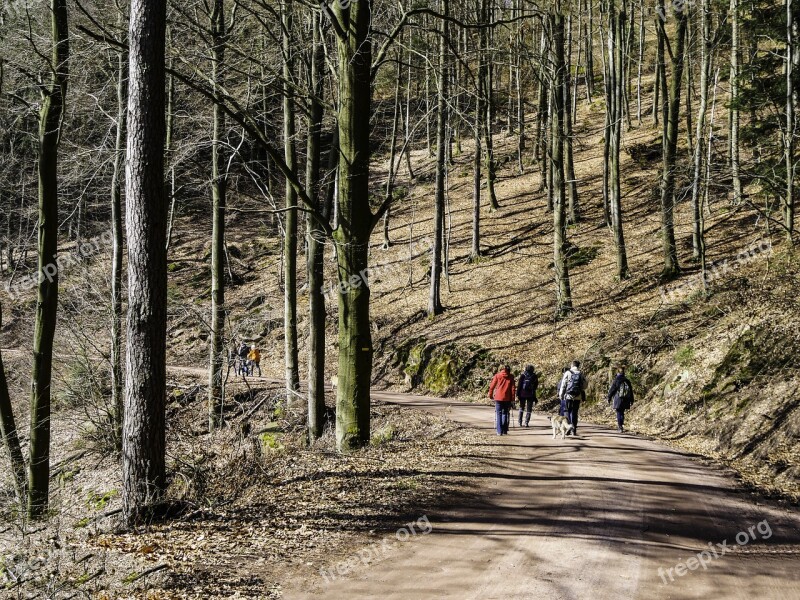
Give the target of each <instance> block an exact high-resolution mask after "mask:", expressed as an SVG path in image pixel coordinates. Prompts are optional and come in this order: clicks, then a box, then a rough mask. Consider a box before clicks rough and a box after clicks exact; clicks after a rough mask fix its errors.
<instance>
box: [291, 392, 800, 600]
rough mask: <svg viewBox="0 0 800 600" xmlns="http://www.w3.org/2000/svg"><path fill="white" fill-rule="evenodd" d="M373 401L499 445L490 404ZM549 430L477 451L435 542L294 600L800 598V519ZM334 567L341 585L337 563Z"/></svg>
mask: <svg viewBox="0 0 800 600" xmlns="http://www.w3.org/2000/svg"><path fill="white" fill-rule="evenodd" d="M373 398H374V399H375V400H377V401H383V402H389V403H393V404H398V405H401V406H409V407H415V408H419V409H424V410H430V411H433V412H440V413H441V412H445V413H446V414H448V415H449V416H450V417H451V418H453V419H455V420H458V421H460V422H463V423H466V424H469V425H472V426H476V427H479V428H481V429H483V430H484V431H485V433H486V435H494V432H493V418H494V417H493V411H492V408H491V407H490V406H487V405H475V404H466V403H462V402H458V401H452V400H443V399H439V398H424V397H419V396H409V395H405V394H395V393H388V392H374V393H373ZM548 425H549V423H548V422H547V421H546V420H545V418H544V417H543V416H542V415H536V417H535V418H534V419H533V426H532V427H531V428H530V429H519V428H516V429H513V428H512V429H511V432H510V435H509V436H507V437H505V438H503V440H502V441H501V443H500V445H499V446H480V447H476V448H475V451H474V458H473V460H474V461H475V462H476V464H477V465H478V466H479V467H480V469H479V473H478V474H477V475H475V476H473V481H475V482H476V483H475V486H476V489H475V491H476V497H477V500H475V499H473V500H471V501H470V500H458V501H457V504H454V505H452V506H450V507H449V508H447V509H445V510H438V511H437V512H436V513H435V514H433V513H431V514H429V515H427V516H428V518H429V520H430V523H431V526H432V531H431V533H430V534H429V535H417V536H415V537H412V538H411V539H410V540H409V541H406V542H403V543H396V544H395V543H393V544H392V546H393V548H392V549H391V550H389V551H388V554H387V555H386V558H385V559H383V560H380V561H374V562H370V563H369V564H368V565H367V566H362V564H361V563H359V567H358V568H355V569H354V570H353V571H352V572H350V573H349V574H347V575H346V576H345V577H341V578H338V577H337V578H336V579H333V578H330V579H329V580H328V581H327V582H326V581H325V578H323V576H322V575H321V574H320V573H319V571H311V570H309V571H308V572H307V574H306V577H305V578H304V580H302V581H299V580H298V581H295V582H289V584H288V585H287V587H288V589H286V592H285V597H286V598H291V599H305V598H332V599H339V598H341V599H366V598H376V599H378V598H381V599H387V600H389V599H397V600H400V599H402V600H409V599H417V598H419V599H423V598H424V599H439V598H454V599H459V600H468V599H476V600H477V599H481V600H483V599H493V598H497V599H503V600H510V599H523V598H525V599H528V598H547V599H561V598H563V599H573V598H574V599H584V598H586V599H591V600H605V599H609V600H611V599H614V600H616V599H628V598H642V599H648V600H649V599H660V598H676V599H685V598H704V599H706V598H712V597H713V598H741V599H742V600H744V599H747V600H750V599H755V598H758V599H776V600H777V599H783V598H785V599H798V598H800V514H798V513H797V512H796V511H788V510H783V509H780V508H774V507H770V506H763V505H758V504H756V503H755V502H754V501H753V500H752V499H751V498H750V497H749V496H748V495H747V494H745V493H742V492H741V491H739V490H738V489H737V486H736V484H735V481H734V480H733V479H732V478H731V477H729V476H727V475H724V474H722V473H720V472H719V471H718V470H716V469H714V468H712V467H710V466H707V465H705V464H702V463H700V462H698V461H695V460H691V459H690V458H689V457H688V456H687V455H684V454H681V453H680V452H676V451H674V450H671V449H669V448H667V447H665V446H662V445H660V444H658V443H655V442H652V441H649V440H646V439H643V438H640V437H636V436H632V435H628V434H619V433H617V432H616V431H614V430H611V429H608V428H605V427H600V426H595V425H591V424H584V425H582V426H581V431H580V436H579V437H578V438H572V437H568V438H567V439H566V440H563V441H562V440H561V439H556V440H553V439H552V430H551V429H550V428H549V427H548ZM422 516H423V515H420V517H422ZM423 523H424V521H423ZM402 526H403V524H402V523H398V529H399V528H401V527H402ZM737 534H739V539H740V540H741V541H744V540H745V539H746V540H747V542H746V544H744V545H742V546H741V547H740V546H738V545H737V542H736V536H737ZM387 537H388V539H389V540H391V542H394V541H395V536H394V535H393V534H392V533H389V534H388V535H387ZM376 541H380V540H379V539H376ZM725 544H727V546H726V545H725ZM712 548H713V551H712ZM704 551H705V552H704ZM353 556H354V557H356V558H357V556H358V555H357V554H354V555H353ZM341 558H342V560H344V559H346V558H348V557H347V556H344V557H341ZM703 565H705V568H704V566H703ZM327 567H328V568H330V567H333V574H334V576H335V573H336V569H335V563H334V564H331V565H327ZM314 568H315V569H317V568H318V567H314ZM670 569H671V571H670Z"/></svg>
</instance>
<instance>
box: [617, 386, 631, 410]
mask: <svg viewBox="0 0 800 600" xmlns="http://www.w3.org/2000/svg"><path fill="white" fill-rule="evenodd" d="M617 395H618V396H619V399H620V400H621V401H622V402H621V403H622V404H623V405H625V406H630V405H631V404H632V403H633V389H632V388H631V384H630V382H629V381H628V380H627V379H623V380H622V383H620V384H619V389H618V390H617Z"/></svg>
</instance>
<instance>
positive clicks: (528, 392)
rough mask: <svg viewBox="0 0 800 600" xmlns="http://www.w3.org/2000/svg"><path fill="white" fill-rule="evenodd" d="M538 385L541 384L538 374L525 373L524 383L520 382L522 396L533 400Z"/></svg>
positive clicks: (523, 376)
mask: <svg viewBox="0 0 800 600" xmlns="http://www.w3.org/2000/svg"><path fill="white" fill-rule="evenodd" d="M538 384H539V382H538V379H537V377H536V373H531V374H530V375H528V374H527V373H523V375H522V381H520V386H519V392H520V394H525V397H526V398H532V397H533V394H534V393H535V392H536V387H537V386H538Z"/></svg>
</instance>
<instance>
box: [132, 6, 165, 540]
mask: <svg viewBox="0 0 800 600" xmlns="http://www.w3.org/2000/svg"><path fill="white" fill-rule="evenodd" d="M165 24H166V2H164V0H133V1H132V2H131V9H130V30H129V36H128V39H129V40H130V42H129V53H130V62H129V95H128V132H129V135H128V148H127V153H128V160H127V166H126V171H125V174H126V188H125V189H126V204H127V213H126V230H127V236H128V291H129V298H130V299H129V302H128V326H127V330H128V331H127V335H128V346H127V358H126V371H127V377H126V387H125V424H124V427H123V437H122V507H123V515H124V518H125V520H126V521H127V522H128V523H130V524H132V523H135V522H137V521H139V520H140V519H141V518H142V517H144V516H145V514H146V511H147V508H148V506H149V505H152V504H154V503H157V502H159V501H160V500H161V499H162V498H163V496H164V492H165V490H166V468H165V401H166V339H167V337H166V334H167V252H166V225H167V223H166V202H165V200H166V198H165V193H164V138H165V121H164V117H165V112H164V99H165V98H164V96H165V94H164V87H165V81H166V78H165V69H164V53H165V48H164V46H165Z"/></svg>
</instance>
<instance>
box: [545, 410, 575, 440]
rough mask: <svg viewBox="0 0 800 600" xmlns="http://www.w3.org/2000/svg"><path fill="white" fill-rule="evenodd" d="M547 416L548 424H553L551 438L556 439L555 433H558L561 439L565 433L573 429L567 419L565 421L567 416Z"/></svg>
mask: <svg viewBox="0 0 800 600" xmlns="http://www.w3.org/2000/svg"><path fill="white" fill-rule="evenodd" d="M547 418H548V419H549V420H550V425H552V426H553V439H556V434H557V433H560V434H561V439H562V440H563V439H564V438H565V437H566V436H567V434H569V433H570V432H572V431H574V429H573V427H572V425H570V424H569V421H567V417H560V416H558V415H555V416H553V417H547Z"/></svg>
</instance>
